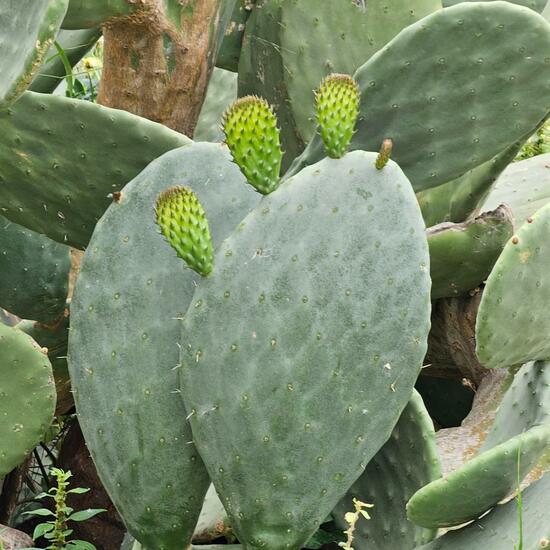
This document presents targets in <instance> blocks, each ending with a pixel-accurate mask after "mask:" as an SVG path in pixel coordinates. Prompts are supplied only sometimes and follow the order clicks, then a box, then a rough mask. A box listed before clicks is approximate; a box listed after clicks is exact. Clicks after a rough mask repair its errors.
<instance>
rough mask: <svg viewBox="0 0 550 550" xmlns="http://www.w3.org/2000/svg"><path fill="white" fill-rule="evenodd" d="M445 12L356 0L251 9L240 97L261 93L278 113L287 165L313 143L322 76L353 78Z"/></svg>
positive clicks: (419, 1) (425, 3)
mask: <svg viewBox="0 0 550 550" xmlns="http://www.w3.org/2000/svg"><path fill="white" fill-rule="evenodd" d="M440 8H441V0H409V1H408V2H406V3H403V2H392V3H388V2H380V1H377V2H368V6H367V7H366V8H365V7H359V6H357V5H354V3H353V2H352V1H351V0H332V1H331V2H323V1H319V0H301V1H300V2H296V1H295V0H270V1H268V2H264V3H263V5H262V6H261V7H260V8H258V9H256V10H254V13H253V14H252V16H251V17H250V19H249V20H248V23H247V26H246V31H245V37H244V40H243V49H242V53H241V59H240V62H239V95H248V94H257V95H260V96H262V97H265V98H266V99H267V100H268V101H269V103H270V104H272V105H275V106H276V107H277V115H278V117H279V120H280V121H281V125H282V132H283V134H282V136H283V143H284V147H285V151H286V152H287V154H286V157H285V160H284V162H285V163H288V162H290V161H291V160H292V159H293V158H294V157H295V156H296V155H297V154H298V153H299V152H300V151H301V150H302V149H303V146H304V144H305V143H307V142H308V141H309V140H310V139H311V137H312V136H313V133H314V131H315V125H316V118H315V107H314V97H313V90H315V89H316V88H317V86H318V85H319V82H321V80H322V79H323V77H325V76H326V75H328V74H330V73H333V72H337V73H345V74H353V73H354V72H355V71H356V70H357V69H358V68H359V67H360V66H361V65H362V64H363V63H365V61H366V60H367V59H369V58H370V57H371V56H372V55H373V54H374V53H375V52H376V51H378V50H379V49H380V48H381V47H382V46H384V45H385V44H386V43H387V42H389V41H390V40H391V39H392V38H393V37H394V36H395V35H396V34H397V33H399V31H401V30H402V29H403V28H405V27H406V26H407V25H410V24H411V23H414V22H415V21H418V20H419V19H421V18H422V17H424V16H426V15H428V14H429V13H431V12H433V11H435V10H437V9H440ZM335 14H338V16H337V19H336V21H337V24H336V25H335ZM378 145H380V144H378ZM377 149H378V147H374V148H370V149H368V150H373V151H376V150H377Z"/></svg>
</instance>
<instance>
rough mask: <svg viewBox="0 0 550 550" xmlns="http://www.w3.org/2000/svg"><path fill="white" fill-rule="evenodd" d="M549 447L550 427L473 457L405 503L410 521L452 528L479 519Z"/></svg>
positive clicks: (516, 482) (434, 526)
mask: <svg viewBox="0 0 550 550" xmlns="http://www.w3.org/2000/svg"><path fill="white" fill-rule="evenodd" d="M548 445H550V425H546V426H535V427H533V428H531V429H529V430H528V431H526V432H524V433H521V434H519V435H516V436H515V437H513V438H511V439H509V440H508V441H505V442H504V443H501V444H500V445H497V446H496V447H493V448H492V449H489V450H486V451H484V452H481V453H480V454H478V455H477V456H476V457H475V458H473V459H472V460H470V461H469V462H467V463H466V464H464V465H463V466H461V467H460V468H458V469H457V470H455V471H453V472H451V473H449V474H447V475H446V476H445V477H443V478H441V479H439V480H436V481H432V482H431V483H429V484H428V485H426V486H425V487H422V489H420V490H419V491H417V492H416V493H415V494H414V495H413V496H412V497H411V499H410V500H409V503H408V504H407V515H408V517H409V519H410V520H411V521H413V522H414V523H416V524H418V525H421V526H423V527H428V528H430V527H431V528H437V527H452V526H454V525H460V524H462V523H466V522H467V521H470V520H472V519H476V518H478V517H480V516H481V515H482V514H483V513H484V512H486V511H487V510H489V509H490V508H492V507H493V506H494V505H495V504H497V503H498V502H500V501H501V500H502V499H503V498H505V497H506V496H508V495H509V494H510V493H512V492H513V491H514V490H515V489H516V488H517V484H518V478H519V480H520V481H521V480H522V479H523V478H524V477H525V476H526V475H527V474H528V473H529V472H530V471H531V470H532V469H533V467H534V466H535V465H536V464H537V462H538V460H539V458H540V456H541V455H542V454H543V453H544V452H545V451H546V450H547V448H548Z"/></svg>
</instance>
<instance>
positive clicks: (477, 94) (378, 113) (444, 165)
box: [258, 2, 550, 221]
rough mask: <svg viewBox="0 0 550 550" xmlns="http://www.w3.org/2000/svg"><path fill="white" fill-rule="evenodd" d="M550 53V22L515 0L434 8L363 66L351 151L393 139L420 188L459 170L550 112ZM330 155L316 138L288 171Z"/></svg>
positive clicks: (483, 158)
mask: <svg viewBox="0 0 550 550" xmlns="http://www.w3.org/2000/svg"><path fill="white" fill-rule="evenodd" d="M382 5H384V6H385V4H384V3H382ZM258 11H260V10H258ZM495 21H498V23H497V24H495ZM548 51H550V24H549V23H548V22H547V21H546V20H545V19H544V18H543V17H541V16H540V15H538V14H537V13H535V12H534V11H532V10H528V9H525V8H523V7H519V6H515V5H513V4H510V3H508V2H477V3H468V2H466V3H461V4H458V5H456V6H454V7H452V8H447V9H444V10H439V11H437V12H435V13H433V14H431V15H428V16H427V17H425V18H424V19H422V20H421V21H418V22H417V23H414V24H412V25H410V26H409V27H407V28H405V29H404V30H403V31H401V32H400V33H399V34H398V35H397V36H396V37H395V38H394V39H393V40H392V41H391V42H390V43H389V44H387V45H386V46H385V47H384V48H382V49H381V50H380V51H379V52H378V53H377V54H376V55H375V56H373V57H371V58H370V59H369V61H367V62H366V63H365V64H364V65H362V66H361V67H360V68H359V69H358V70H357V72H356V73H355V75H354V77H355V80H357V82H358V84H359V89H360V91H361V98H362V99H361V106H360V114H359V118H358V122H357V126H356V130H357V131H356V132H355V134H354V136H353V139H352V140H351V145H350V150H354V149H363V150H376V149H378V147H379V146H380V143H381V142H382V140H383V139H385V138H388V137H389V138H392V139H393V143H394V148H393V154H392V158H393V159H394V160H395V161H396V162H397V163H398V164H399V166H401V168H402V170H403V171H404V172H405V174H406V175H407V177H408V178H409V180H410V182H411V183H412V185H413V188H414V189H415V191H421V190H423V189H429V188H431V187H437V186H438V185H442V184H444V183H447V182H449V181H450V180H453V179H455V178H458V177H460V176H462V175H463V174H465V173H466V172H467V171H469V170H471V169H472V168H475V167H477V166H480V165H481V164H483V163H485V162H487V161H489V160H490V159H491V158H493V157H494V156H496V155H498V154H499V153H501V152H502V151H503V150H504V149H506V148H507V147H509V146H511V145H512V144H513V143H515V142H516V141H518V140H520V139H522V138H523V136H525V135H526V134H527V133H528V132H529V131H532V130H533V129H534V128H536V127H538V125H539V124H540V122H541V121H542V120H543V119H545V118H546V117H547V115H548V112H549V111H550V99H549V95H548V94H547V93H546V90H547V88H548V79H549V78H550V64H549V63H548V55H547V52H548ZM472 59H475V60H476V61H475V62H474V63H472V61H471V60H472ZM503 74H506V75H508V77H507V78H504V79H503V77H502V75H503ZM457 83H458V84H457ZM458 105H461V106H463V108H461V109H457V106H458ZM449 113H453V116H449ZM487 120H491V124H487ZM428 121H429V122H428ZM442 136H453V138H452V139H443V138H442ZM323 156H324V151H323V145H322V140H321V138H320V137H318V136H315V137H314V138H313V139H312V140H311V142H310V143H309V144H308V147H307V149H306V150H305V151H304V153H303V154H302V155H301V156H300V157H299V158H297V159H296V160H295V162H294V163H293V166H292V168H291V169H290V170H289V172H288V173H287V175H285V178H286V177H289V176H291V175H293V174H295V173H297V172H299V171H300V170H301V169H302V168H303V167H304V166H306V165H308V164H312V163H314V162H317V161H318V160H319V159H321V158H323ZM460 221H462V220H460Z"/></svg>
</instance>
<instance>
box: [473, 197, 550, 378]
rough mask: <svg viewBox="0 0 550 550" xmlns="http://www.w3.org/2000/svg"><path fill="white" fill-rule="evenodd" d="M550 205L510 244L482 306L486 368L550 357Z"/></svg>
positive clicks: (480, 333) (480, 339)
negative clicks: (549, 306)
mask: <svg viewBox="0 0 550 550" xmlns="http://www.w3.org/2000/svg"><path fill="white" fill-rule="evenodd" d="M549 234H550V204H548V205H547V206H545V207H543V208H541V209H540V210H539V211H538V212H537V213H536V214H535V215H534V216H533V217H532V218H529V220H528V221H527V223H525V224H524V225H523V226H522V227H521V228H520V229H519V231H518V232H517V233H516V235H514V236H513V237H512V238H511V239H510V240H509V241H508V243H507V244H506V246H505V247H504V250H503V252H502V254H501V255H500V257H499V259H498V260H497V262H496V264H495V266H494V268H493V271H492V272H491V275H490V276H489V278H488V279H487V285H486V286H485V290H484V292H483V297H482V299H481V303H480V306H479V310H478V314H477V322H476V342H477V348H476V353H477V356H478V357H479V360H480V362H481V364H482V365H484V366H485V367H489V368H493V367H509V366H513V365H521V364H523V363H525V362H527V361H531V360H537V359H541V360H544V359H550V340H549V339H548V334H549V333H550V317H549V316H548V314H547V310H546V304H548V303H549V301H550V285H548V284H547V282H546V280H547V278H548V266H549V265H550V248H549V247H548V235H549Z"/></svg>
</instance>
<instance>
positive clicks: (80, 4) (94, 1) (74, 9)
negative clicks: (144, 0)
mask: <svg viewBox="0 0 550 550" xmlns="http://www.w3.org/2000/svg"><path fill="white" fill-rule="evenodd" d="M138 7H139V3H138V2H135V1H134V0H70V2H69V8H68V9H67V14H66V15H65V19H64V20H63V24H62V27H63V28H64V29H71V30H77V29H91V28H93V27H99V26H100V25H101V24H103V23H105V21H107V20H108V19H110V18H112V17H120V16H122V15H129V14H131V13H132V12H133V11H134V10H135V9H137V8H138Z"/></svg>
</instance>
